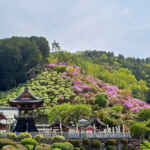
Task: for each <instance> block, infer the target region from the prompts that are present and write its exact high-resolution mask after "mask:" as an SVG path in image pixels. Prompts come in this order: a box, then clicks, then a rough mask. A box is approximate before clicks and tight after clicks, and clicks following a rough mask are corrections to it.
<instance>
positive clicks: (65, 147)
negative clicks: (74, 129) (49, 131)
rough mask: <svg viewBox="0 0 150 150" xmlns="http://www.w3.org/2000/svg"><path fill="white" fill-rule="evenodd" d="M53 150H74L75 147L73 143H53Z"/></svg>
mask: <svg viewBox="0 0 150 150" xmlns="http://www.w3.org/2000/svg"><path fill="white" fill-rule="evenodd" d="M51 148H52V150H53V149H54V148H60V149H61V150H73V149H74V147H73V145H72V144H71V143H69V142H64V143H53V144H52V145H51Z"/></svg>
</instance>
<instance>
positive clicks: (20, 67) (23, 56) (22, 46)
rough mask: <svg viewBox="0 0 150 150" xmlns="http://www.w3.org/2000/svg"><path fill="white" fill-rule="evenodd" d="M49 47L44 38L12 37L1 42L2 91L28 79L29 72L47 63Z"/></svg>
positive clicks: (0, 80) (0, 76) (0, 86)
mask: <svg viewBox="0 0 150 150" xmlns="http://www.w3.org/2000/svg"><path fill="white" fill-rule="evenodd" d="M48 56H49V45H48V42H47V40H46V39H45V38H43V37H30V38H26V37H25V38H23V37H12V38H8V39H2V40H0V90H8V89H10V88H12V87H14V86H17V85H18V84H19V83H21V82H24V81H26V80H27V79H28V75H29V71H30V70H31V69H32V68H33V67H35V66H37V65H38V64H42V63H44V62H46V60H47V57H48Z"/></svg>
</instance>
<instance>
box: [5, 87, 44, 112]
mask: <svg viewBox="0 0 150 150" xmlns="http://www.w3.org/2000/svg"><path fill="white" fill-rule="evenodd" d="M8 103H9V105H10V106H12V107H17V108H18V109H19V110H33V109H35V108H38V107H41V106H42V105H43V99H39V98H37V97H35V96H34V95H33V94H31V93H30V92H29V90H28V88H25V89H24V91H23V92H22V93H21V94H20V95H19V96H18V97H16V98H15V99H10V100H9V101H8Z"/></svg>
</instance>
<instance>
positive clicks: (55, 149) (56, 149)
mask: <svg viewBox="0 0 150 150" xmlns="http://www.w3.org/2000/svg"><path fill="white" fill-rule="evenodd" d="M52 150H62V149H60V148H54V149H52Z"/></svg>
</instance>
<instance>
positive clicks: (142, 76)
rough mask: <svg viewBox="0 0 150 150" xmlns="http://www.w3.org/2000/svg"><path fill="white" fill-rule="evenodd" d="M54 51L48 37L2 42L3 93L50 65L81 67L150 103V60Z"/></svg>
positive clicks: (0, 73)
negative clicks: (51, 49)
mask: <svg viewBox="0 0 150 150" xmlns="http://www.w3.org/2000/svg"><path fill="white" fill-rule="evenodd" d="M55 44H57V48H58V49H57V52H56V51H55V49H53V52H52V53H51V52H50V47H51V46H50V45H49V43H48V41H47V40H46V39H45V38H44V37H35V36H32V37H12V38H7V39H1V40H0V91H7V90H9V89H11V88H14V87H17V86H18V85H19V84H20V83H25V82H26V81H27V80H29V79H31V78H32V77H35V76H36V75H37V74H39V73H41V71H42V70H43V69H44V66H45V65H46V64H48V63H56V62H65V63H67V64H71V65H78V66H80V68H81V71H82V72H83V73H87V74H90V75H92V76H94V77H96V78H98V79H100V80H102V81H104V82H105V83H109V84H112V85H116V86H118V88H120V89H124V90H126V92H128V93H130V94H131V95H132V96H133V97H135V98H140V99H142V100H146V101H147V102H149V100H150V58H145V59H139V58H132V57H128V58H125V57H124V56H123V55H118V56H115V55H114V54H113V52H105V51H95V50H94V51H84V52H76V53H69V52H64V51H61V48H60V46H59V44H58V43H55Z"/></svg>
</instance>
